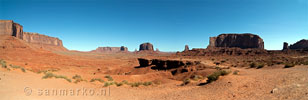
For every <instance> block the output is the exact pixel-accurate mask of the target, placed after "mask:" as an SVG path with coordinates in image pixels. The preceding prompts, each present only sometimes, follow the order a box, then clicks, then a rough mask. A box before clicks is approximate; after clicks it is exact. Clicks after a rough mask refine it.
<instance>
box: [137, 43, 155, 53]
mask: <svg viewBox="0 0 308 100" xmlns="http://www.w3.org/2000/svg"><path fill="white" fill-rule="evenodd" d="M139 51H154V48H153V45H152V44H151V43H149V42H147V43H142V44H140V46H139Z"/></svg>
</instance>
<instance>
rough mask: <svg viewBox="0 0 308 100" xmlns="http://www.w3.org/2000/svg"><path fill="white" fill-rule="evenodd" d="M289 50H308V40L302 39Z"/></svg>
mask: <svg viewBox="0 0 308 100" xmlns="http://www.w3.org/2000/svg"><path fill="white" fill-rule="evenodd" d="M289 49H291V50H292V49H293V50H298V49H305V50H307V49H308V40H306V39H302V40H300V41H298V42H296V43H294V44H292V45H290V46H289Z"/></svg>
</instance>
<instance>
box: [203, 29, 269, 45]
mask: <svg viewBox="0 0 308 100" xmlns="http://www.w3.org/2000/svg"><path fill="white" fill-rule="evenodd" d="M216 47H227V48H233V47H236V48H241V49H248V48H257V49H264V42H263V39H262V38H260V37H259V36H258V35H254V34H250V33H244V34H220V35H219V36H218V37H210V43H209V46H208V48H216Z"/></svg>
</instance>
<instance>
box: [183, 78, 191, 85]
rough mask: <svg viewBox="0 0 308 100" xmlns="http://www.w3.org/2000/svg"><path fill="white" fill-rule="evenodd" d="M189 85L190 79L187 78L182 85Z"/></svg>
mask: <svg viewBox="0 0 308 100" xmlns="http://www.w3.org/2000/svg"><path fill="white" fill-rule="evenodd" d="M189 83H190V79H189V78H187V79H184V80H183V83H182V85H187V84H189Z"/></svg>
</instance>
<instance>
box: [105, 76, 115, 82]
mask: <svg viewBox="0 0 308 100" xmlns="http://www.w3.org/2000/svg"><path fill="white" fill-rule="evenodd" d="M105 78H107V79H108V81H113V78H112V77H111V76H110V75H106V76H105Z"/></svg>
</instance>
